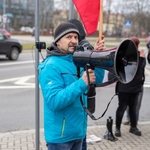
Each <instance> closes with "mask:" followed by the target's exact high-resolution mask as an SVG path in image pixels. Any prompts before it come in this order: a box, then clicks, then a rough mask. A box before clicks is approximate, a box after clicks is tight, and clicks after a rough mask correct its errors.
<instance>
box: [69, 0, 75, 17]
mask: <svg viewBox="0 0 150 150" xmlns="http://www.w3.org/2000/svg"><path fill="white" fill-rule="evenodd" d="M73 18H74V4H73V2H72V0H70V5H69V20H70V19H73Z"/></svg>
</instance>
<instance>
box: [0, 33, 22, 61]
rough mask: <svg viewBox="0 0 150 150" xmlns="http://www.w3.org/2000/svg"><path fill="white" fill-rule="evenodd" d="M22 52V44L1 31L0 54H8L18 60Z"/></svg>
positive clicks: (11, 58) (10, 57)
mask: <svg viewBox="0 0 150 150" xmlns="http://www.w3.org/2000/svg"><path fill="white" fill-rule="evenodd" d="M21 52H22V44H21V43H20V42H19V41H18V40H16V39H12V38H9V37H7V36H5V35H4V34H3V33H2V32H1V31H0V55H6V57H8V58H9V59H10V60H17V59H18V57H19V54H20V53H21Z"/></svg>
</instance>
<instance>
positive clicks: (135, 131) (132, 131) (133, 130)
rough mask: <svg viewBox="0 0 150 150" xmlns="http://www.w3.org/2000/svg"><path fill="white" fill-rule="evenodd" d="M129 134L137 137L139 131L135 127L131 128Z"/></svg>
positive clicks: (139, 133)
mask: <svg viewBox="0 0 150 150" xmlns="http://www.w3.org/2000/svg"><path fill="white" fill-rule="evenodd" d="M129 132H130V133H133V134H135V135H137V136H141V131H139V129H138V128H137V127H131V128H130V130H129Z"/></svg>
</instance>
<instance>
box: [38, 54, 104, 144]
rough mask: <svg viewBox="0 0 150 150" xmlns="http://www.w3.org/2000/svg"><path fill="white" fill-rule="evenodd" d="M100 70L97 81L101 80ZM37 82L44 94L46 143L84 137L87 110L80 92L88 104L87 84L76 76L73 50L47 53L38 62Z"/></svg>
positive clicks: (63, 141)
mask: <svg viewBox="0 0 150 150" xmlns="http://www.w3.org/2000/svg"><path fill="white" fill-rule="evenodd" d="M102 79H103V74H102V75H101V76H99V78H98V79H97V81H98V80H99V82H100V81H102ZM39 82H40V86H41V90H42V95H43V97H44V134H45V140H46V142H48V143H65V142H68V141H72V140H77V139H83V138H84V137H85V134H86V129H87V114H86V112H85V111H84V110H83V107H82V105H81V102H80V96H82V100H83V102H84V105H85V106H86V105H87V96H85V95H84V93H86V92H87V90H88V86H87V85H86V84H85V82H84V81H83V80H82V78H80V79H78V78H77V69H76V66H75V65H74V63H73V56H72V54H69V55H66V56H63V55H62V56H53V55H52V56H49V57H47V58H46V59H45V60H44V61H43V62H42V63H41V64H40V65H39Z"/></svg>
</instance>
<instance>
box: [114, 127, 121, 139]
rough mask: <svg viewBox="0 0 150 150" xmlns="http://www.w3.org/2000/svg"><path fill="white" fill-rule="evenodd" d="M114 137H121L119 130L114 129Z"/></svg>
mask: <svg viewBox="0 0 150 150" xmlns="http://www.w3.org/2000/svg"><path fill="white" fill-rule="evenodd" d="M115 136H117V137H121V131H120V129H119V128H116V131H115Z"/></svg>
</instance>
